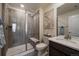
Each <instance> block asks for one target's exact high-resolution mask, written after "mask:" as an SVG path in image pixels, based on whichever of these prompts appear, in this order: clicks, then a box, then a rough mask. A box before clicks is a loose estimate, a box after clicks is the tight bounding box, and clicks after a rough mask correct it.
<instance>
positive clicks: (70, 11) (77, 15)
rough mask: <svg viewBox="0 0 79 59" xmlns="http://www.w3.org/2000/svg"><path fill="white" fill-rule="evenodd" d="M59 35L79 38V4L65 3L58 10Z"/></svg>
mask: <svg viewBox="0 0 79 59" xmlns="http://www.w3.org/2000/svg"><path fill="white" fill-rule="evenodd" d="M57 15H58V16H57V17H58V19H57V24H58V25H57V35H58V36H59V35H65V36H66V35H69V34H70V35H71V36H72V37H79V26H78V25H79V3H65V4H64V5H62V6H61V7H59V8H58V9H57Z"/></svg>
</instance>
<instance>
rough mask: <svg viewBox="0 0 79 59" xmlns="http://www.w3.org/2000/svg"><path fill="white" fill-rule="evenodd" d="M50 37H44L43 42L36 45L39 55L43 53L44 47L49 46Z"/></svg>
mask: <svg viewBox="0 0 79 59" xmlns="http://www.w3.org/2000/svg"><path fill="white" fill-rule="evenodd" d="M48 42H49V41H48V39H47V38H46V37H45V38H43V43H39V44H37V45H36V49H37V51H38V56H40V55H42V52H43V50H44V49H46V48H47V47H48Z"/></svg>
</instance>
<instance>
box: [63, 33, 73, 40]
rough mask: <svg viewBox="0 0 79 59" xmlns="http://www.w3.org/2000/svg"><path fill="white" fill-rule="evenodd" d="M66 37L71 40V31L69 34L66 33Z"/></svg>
mask: <svg viewBox="0 0 79 59" xmlns="http://www.w3.org/2000/svg"><path fill="white" fill-rule="evenodd" d="M64 38H65V39H67V40H71V32H69V33H68V34H67V35H65V37H64Z"/></svg>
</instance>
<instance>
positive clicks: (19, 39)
mask: <svg viewBox="0 0 79 59" xmlns="http://www.w3.org/2000/svg"><path fill="white" fill-rule="evenodd" d="M9 14H10V22H11V26H12V46H18V45H21V44H24V43H25V12H23V11H19V10H13V9H11V10H10V12H9Z"/></svg>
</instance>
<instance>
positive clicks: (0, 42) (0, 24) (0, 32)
mask: <svg viewBox="0 0 79 59" xmlns="http://www.w3.org/2000/svg"><path fill="white" fill-rule="evenodd" d="M4 44H5V37H4V30H3V20H2V17H1V16H0V48H2V47H3V46H4Z"/></svg>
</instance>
